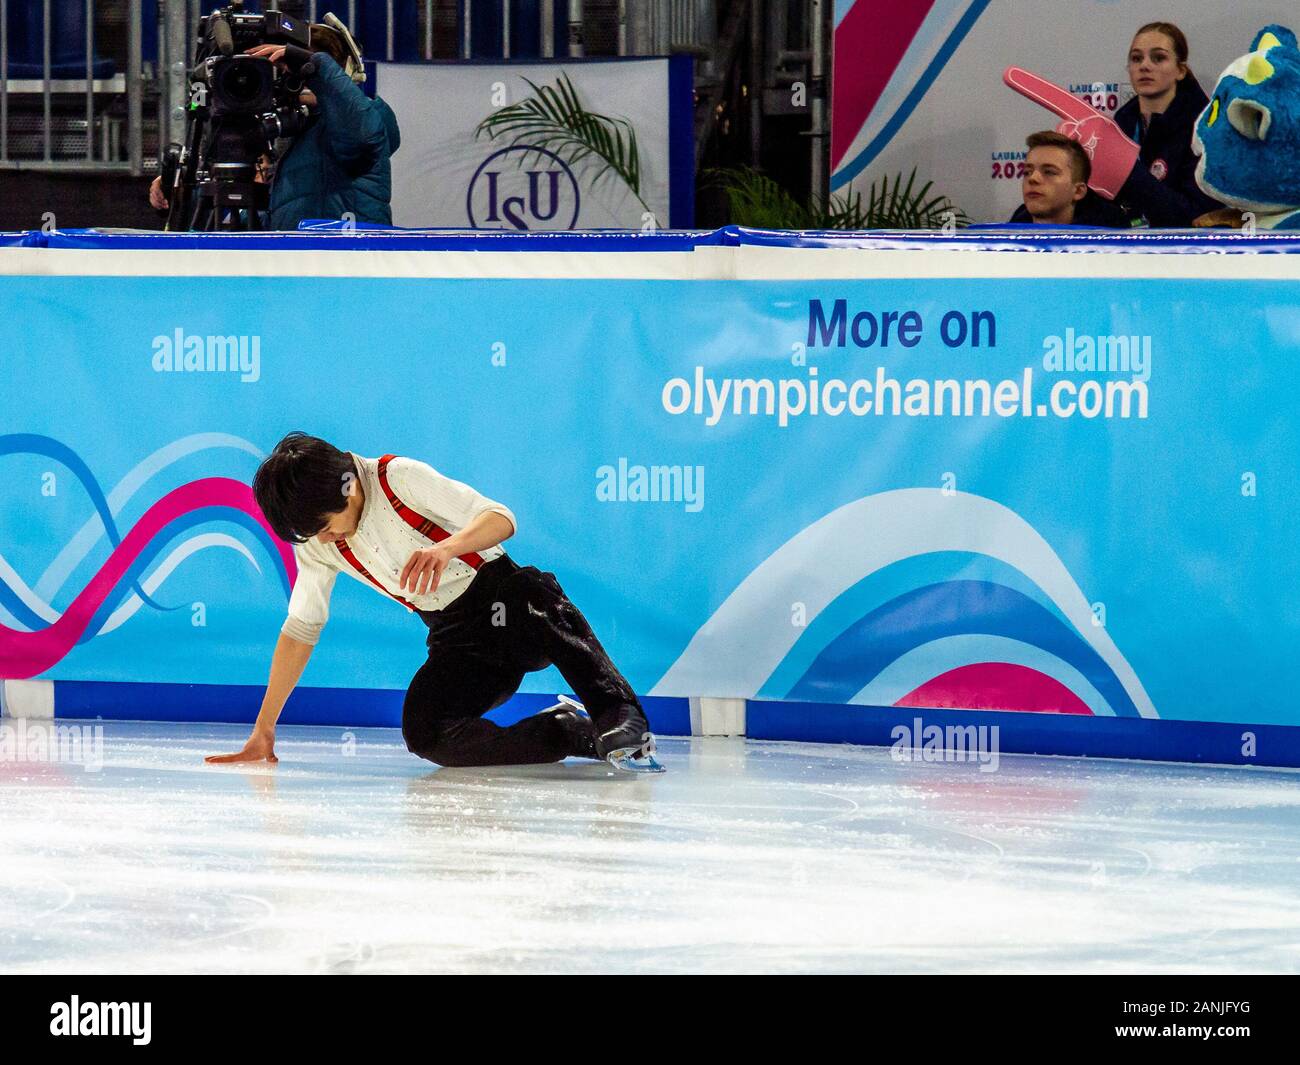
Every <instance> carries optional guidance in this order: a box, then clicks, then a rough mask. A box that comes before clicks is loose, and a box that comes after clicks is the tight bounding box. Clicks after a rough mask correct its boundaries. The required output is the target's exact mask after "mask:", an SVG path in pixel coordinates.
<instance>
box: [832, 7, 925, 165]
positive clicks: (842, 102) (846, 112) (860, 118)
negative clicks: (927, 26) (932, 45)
mask: <svg viewBox="0 0 1300 1065" xmlns="http://www.w3.org/2000/svg"><path fill="white" fill-rule="evenodd" d="M932 7H934V0H913V2H912V3H910V4H900V3H896V2H894V0H889V2H887V3H884V2H881V0H858V2H857V3H856V4H854V5H853V6H852V7H851V8H849V10H848V12H847V13H846V14H845V16H844V18H843V19H842V20H841V21H840V24H839V25H838V26H837V27H836V28H835V46H834V47H835V54H834V56H833V57H832V58H833V62H834V68H833V69H834V72H835V88H834V89H833V90H832V91H833V93H834V96H835V98H834V100H833V102H832V105H831V111H832V114H833V116H834V118H833V120H832V122H831V169H832V170H835V169H836V168H838V167H839V165H840V163H841V161H843V159H844V153H845V152H847V151H848V150H849V145H850V144H851V143H852V142H853V138H854V137H856V136H857V135H858V130H860V129H861V128H862V124H863V123H864V122H866V120H867V116H868V115H870V114H871V110H872V108H874V107H875V106H876V101H877V100H879V99H880V94H881V93H883V92H884V91H885V86H886V85H888V84H889V79H890V78H892V77H893V76H894V71H896V70H897V69H898V64H899V63H901V62H902V60H903V55H904V53H906V51H907V49H908V48H909V47H910V46H911V44H912V38H914V37H915V36H916V31H917V30H919V29H920V28H921V23H923V22H924V21H925V17H926V16H927V15H928V14H929V13H930V9H931V8H932Z"/></svg>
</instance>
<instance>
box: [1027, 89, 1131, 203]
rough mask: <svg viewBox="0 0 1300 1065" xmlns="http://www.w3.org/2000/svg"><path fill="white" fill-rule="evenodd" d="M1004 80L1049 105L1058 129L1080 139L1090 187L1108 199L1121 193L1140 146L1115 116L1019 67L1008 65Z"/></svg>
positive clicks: (1070, 136) (1032, 97)
mask: <svg viewBox="0 0 1300 1065" xmlns="http://www.w3.org/2000/svg"><path fill="white" fill-rule="evenodd" d="M1002 80H1003V81H1004V82H1005V83H1006V85H1007V86H1008V88H1012V89H1015V90H1016V92H1018V93H1020V95H1021V96H1025V97H1027V98H1028V99H1030V100H1033V101H1034V103H1036V104H1040V105H1041V106H1043V107H1046V108H1047V109H1048V110H1049V111H1051V112H1052V113H1053V114H1054V115H1056V116H1057V117H1058V118H1060V119H1061V120H1062V121H1061V122H1059V123H1058V124H1057V126H1056V131H1057V132H1058V133H1063V134H1065V135H1066V136H1067V137H1069V138H1070V139H1071V140H1075V141H1078V142H1079V144H1080V146H1081V147H1082V148H1083V150H1084V151H1085V152H1087V153H1088V158H1089V159H1091V160H1092V176H1091V177H1090V178H1089V179H1088V184H1089V186H1090V187H1092V188H1093V189H1094V190H1096V191H1097V192H1098V193H1099V194H1100V195H1102V196H1105V197H1106V199H1108V200H1113V199H1114V198H1115V197H1116V196H1118V195H1119V190H1120V189H1121V188H1123V186H1124V182H1126V181H1127V180H1128V178H1129V175H1130V174H1132V173H1133V167H1134V166H1135V165H1136V164H1137V160H1138V151H1139V149H1138V146H1137V145H1136V144H1135V143H1134V142H1133V141H1131V140H1130V139H1129V138H1128V137H1126V136H1125V135H1124V131H1123V130H1121V129H1120V128H1119V126H1117V125H1116V124H1115V121H1114V119H1112V118H1109V117H1108V116H1106V115H1103V114H1102V113H1101V112H1100V111H1098V110H1096V109H1095V108H1093V107H1089V106H1088V105H1087V104H1086V103H1084V102H1083V101H1082V100H1080V99H1079V98H1078V97H1077V96H1072V95H1071V94H1070V93H1068V92H1066V91H1065V90H1064V89H1062V88H1061V87H1060V86H1059V85H1053V84H1052V83H1051V82H1050V81H1047V80H1046V79H1044V78H1040V77H1039V76H1038V75H1037V74H1031V73H1030V72H1029V71H1027V70H1022V69H1021V68H1020V67H1007V69H1006V70H1005V71H1004V72H1003V74H1002Z"/></svg>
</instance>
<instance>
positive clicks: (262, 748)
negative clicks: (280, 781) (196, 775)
mask: <svg viewBox="0 0 1300 1065" xmlns="http://www.w3.org/2000/svg"><path fill="white" fill-rule="evenodd" d="M203 760H204V761H205V762H207V763H208V765H225V764H227V763H229V762H262V761H266V762H270V763H271V765H275V763H276V762H278V761H279V760H280V759H278V758H277V757H276V756H275V733H274V732H258V731H256V730H254V732H253V734H252V735H251V736H249V737H248V742H247V743H245V744H244V749H243V750H242V751H237V752H235V753H234V754H210V755H208V756H207V757H206V758H205V759H203Z"/></svg>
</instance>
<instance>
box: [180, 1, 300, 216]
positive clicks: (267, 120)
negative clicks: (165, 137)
mask: <svg viewBox="0 0 1300 1065" xmlns="http://www.w3.org/2000/svg"><path fill="white" fill-rule="evenodd" d="M260 44H274V45H289V46H296V47H298V48H302V49H309V48H310V45H311V30H310V27H309V25H308V24H307V23H306V22H303V21H301V20H300V19H297V18H294V17H292V16H291V15H288V14H285V13H283V12H281V11H280V10H279V7H278V5H275V4H272V5H271V8H270V10H268V11H266V12H264V13H262V14H254V13H251V12H246V11H244V3H243V0H232V2H231V3H230V4H229V5H228V6H226V7H223V8H218V9H217V10H215V11H213V12H212V13H211V14H209V15H206V16H204V17H203V18H201V19H199V23H198V32H197V34H196V38H195V48H194V64H193V66H192V67H191V68H190V78H189V80H190V97H189V107H188V116H187V129H186V136H185V144H184V145H180V144H175V143H173V144H169V145H167V147H166V148H165V149H164V150H163V152H162V155H161V157H160V164H161V171H162V186H163V191H164V194H165V195H166V196H167V198H168V200H169V203H170V207H169V211H168V215H167V229H168V230H169V231H173V230H217V229H226V230H239V229H260V228H261V219H260V214H259V212H261V211H263V210H265V209H266V207H267V205H268V203H269V195H270V193H269V188H268V186H267V185H266V184H265V183H262V182H258V181H256V180H255V177H256V174H257V167H258V162H259V160H260V159H261V158H262V156H264V155H265V156H267V157H268V158H270V159H272V160H274V159H275V142H276V141H277V140H278V139H279V138H281V137H292V136H295V135H296V134H298V133H300V132H301V131H302V130H304V129H305V128H306V127H307V125H308V124H309V123H310V121H311V112H310V111H309V110H308V109H307V107H305V106H304V105H302V104H301V103H299V100H298V94H299V93H300V92H301V91H302V88H303V81H302V79H303V78H304V77H306V76H308V75H310V74H311V73H313V72H314V68H313V67H312V66H311V65H310V64H308V65H306V66H304V67H302V69H301V71H300V73H299V74H286V73H282V72H280V71H278V70H277V69H276V68H275V66H274V65H273V64H272V63H271V61H270V60H269V59H267V58H266V57H265V56H252V55H247V54H245V53H246V52H247V50H248V49H250V48H253V47H256V46H257V45H260Z"/></svg>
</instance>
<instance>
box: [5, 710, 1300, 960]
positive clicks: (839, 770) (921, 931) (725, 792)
mask: <svg viewBox="0 0 1300 1065" xmlns="http://www.w3.org/2000/svg"><path fill="white" fill-rule="evenodd" d="M6 724H12V722H8V721H7V722H6ZM65 724H66V723H65ZM46 727H48V726H46ZM103 728H104V734H103V736H104V746H103V766H102V768H101V769H99V770H98V771H87V769H86V768H83V767H82V766H79V765H71V764H57V763H37V762H30V761H27V762H23V761H18V762H15V761H9V762H0V811H2V812H0V889H2V892H3V893H2V895H0V970H3V971H5V972H40V971H54V972H130V973H159V972H221V973H234V972H258V973H281V972H299V971H310V972H338V973H350V972H428V971H449V970H450V971H457V972H519V971H542V972H618V973H624V972H696V971H714V972H718V971H721V972H740V971H764V972H769V971H779V972H807V971H837V972H839V971H870V972H1077V971H1090V972H1103V973H1110V972H1130V971H1140V972H1179V971H1191V972H1207V971H1208V972H1235V971H1287V972H1296V971H1300V774H1296V773H1291V772H1284V771H1269V770H1242V769H1229V768H1215V767H1192V766H1178V765H1168V764H1143V763H1138V762H1119V761H1081V760H1070V759H1054V758H1037V757H1021V756H1011V755H1004V756H1002V758H1001V760H1000V763H999V765H998V768H997V771H996V772H982V771H981V770H980V768H979V766H977V765H975V764H952V763H947V764H945V763H923V762H910V763H903V762H898V761H895V760H894V759H892V758H891V752H890V751H889V750H888V749H883V748H869V747H850V746H845V745H833V746H832V745H820V744H794V743H767V742H755V741H749V742H745V741H739V740H705V739H695V740H664V741H661V742H660V755H661V757H662V760H663V761H664V762H665V763H666V764H667V765H668V767H669V771H668V773H667V774H665V775H663V776H660V777H645V776H637V777H633V776H628V775H626V774H619V775H613V771H611V770H608V769H606V767H604V766H603V765H597V764H595V763H591V762H585V763H583V762H576V761H573V762H568V763H565V764H561V765H556V766H542V767H522V768H497V769H472V770H471V769H437V768H435V767H434V766H432V765H429V764H428V763H425V762H421V761H419V760H417V759H416V758H415V757H413V756H412V755H410V754H408V753H407V752H406V750H405V749H404V747H403V746H402V742H401V737H400V734H399V733H398V732H396V731H388V730H357V731H356V732H355V733H354V734H352V738H351V739H349V738H348V735H347V734H345V732H344V730H342V729H338V728H303V727H284V728H282V729H281V730H280V732H279V735H278V739H277V747H276V749H277V753H278V754H279V756H280V759H281V761H280V764H279V765H278V766H274V767H271V766H267V765H256V766H222V767H218V766H207V765H205V764H203V761H202V757H203V755H205V754H211V753H219V752H224V751H228V750H236V749H238V748H239V747H240V746H242V743H243V740H244V738H245V736H246V735H247V729H246V728H244V727H236V726H224V725H162V724H125V723H117V722H106V723H104V725H103Z"/></svg>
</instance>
